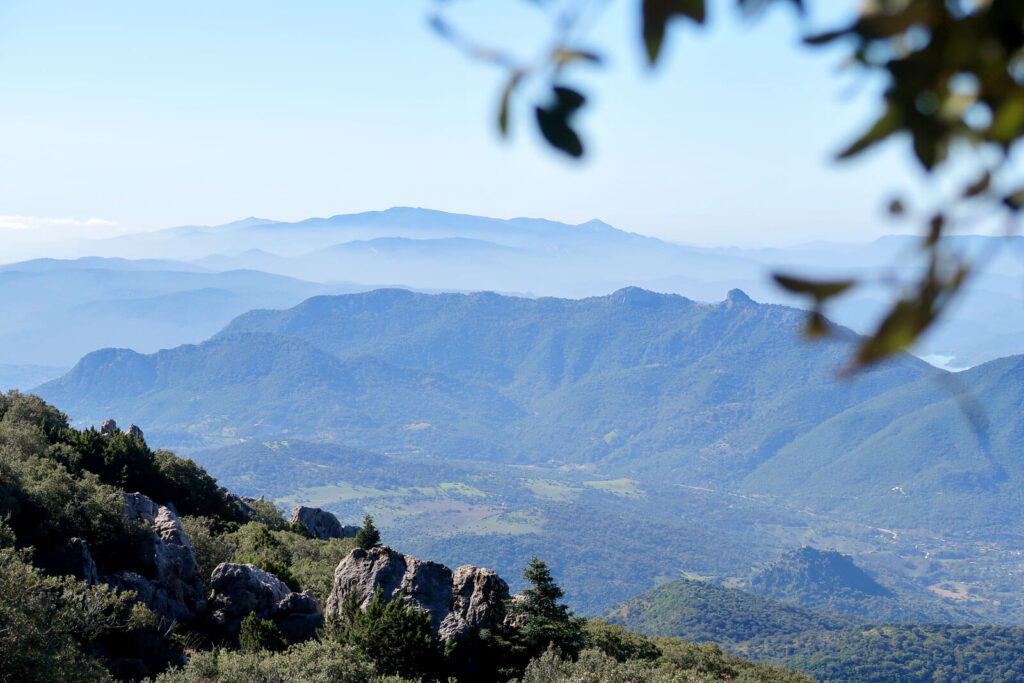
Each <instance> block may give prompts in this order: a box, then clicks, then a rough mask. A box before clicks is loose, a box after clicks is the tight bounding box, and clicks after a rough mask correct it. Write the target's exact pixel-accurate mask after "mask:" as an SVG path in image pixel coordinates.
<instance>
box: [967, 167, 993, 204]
mask: <svg viewBox="0 0 1024 683" xmlns="http://www.w3.org/2000/svg"><path fill="white" fill-rule="evenodd" d="M991 183H992V174H991V173H990V172H989V171H985V174H984V175H982V176H981V177H980V178H978V179H977V180H975V181H974V182H973V183H971V184H970V185H968V186H967V187H965V188H964V191H963V195H962V196H963V198H964V199H970V198H971V197H977V196H978V195H979V194H981V193H982V192H984V191H985V190H987V189H988V186H989V185H990V184H991Z"/></svg>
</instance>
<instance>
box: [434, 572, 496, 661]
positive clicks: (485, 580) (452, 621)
mask: <svg viewBox="0 0 1024 683" xmlns="http://www.w3.org/2000/svg"><path fill="white" fill-rule="evenodd" d="M507 599H508V584H507V583H505V580H504V579H502V578H501V577H500V576H498V573H497V572H495V571H494V570H493V569H481V568H480V567H474V566H473V565H470V564H464V565H462V566H461V567H458V568H456V569H455V573H454V575H453V577H452V606H451V611H450V612H449V613H448V616H446V617H445V618H444V621H442V622H441V627H440V629H439V630H438V635H439V636H440V637H441V640H443V641H445V642H448V641H449V640H455V641H456V642H459V641H461V640H464V639H465V638H467V637H468V636H470V635H471V634H473V633H477V632H478V631H480V629H485V628H486V629H492V628H494V627H496V626H498V625H500V624H501V623H503V621H504V620H505V601H506V600H507Z"/></svg>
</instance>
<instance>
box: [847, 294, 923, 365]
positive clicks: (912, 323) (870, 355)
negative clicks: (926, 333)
mask: <svg viewBox="0 0 1024 683" xmlns="http://www.w3.org/2000/svg"><path fill="white" fill-rule="evenodd" d="M920 314H921V307H920V302H919V301H917V300H907V299H902V300H900V301H898V302H896V305H895V306H893V308H892V310H891V311H889V315H887V316H886V317H885V319H884V320H883V321H882V323H881V324H880V325H879V326H878V329H877V330H876V331H875V333H874V335H872V336H871V337H869V338H868V339H867V341H865V342H864V343H863V344H862V345H861V347H860V350H859V351H858V353H857V363H858V364H859V365H867V364H869V363H874V362H876V361H879V360H881V359H882V358H885V357H887V356H890V355H892V354H894V353H896V352H897V351H900V350H902V349H904V348H906V347H907V346H909V345H910V344H912V343H913V341H914V340H915V339H917V335H918V333H919V331H920V330H921V329H923V328H924V327H926V326H927V323H928V322H930V320H928V321H925V320H923V319H922V318H921V315H920Z"/></svg>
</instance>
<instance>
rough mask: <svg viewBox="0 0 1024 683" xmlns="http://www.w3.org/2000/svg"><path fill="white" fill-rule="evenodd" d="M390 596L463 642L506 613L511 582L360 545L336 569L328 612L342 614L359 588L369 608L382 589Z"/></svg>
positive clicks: (487, 572) (442, 633) (472, 569)
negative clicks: (420, 613)
mask: <svg viewBox="0 0 1024 683" xmlns="http://www.w3.org/2000/svg"><path fill="white" fill-rule="evenodd" d="M378 587H379V588H380V589H381V590H382V591H383V592H384V597H385V598H387V599H388V600H404V601H405V602H406V604H409V605H414V606H417V607H419V608H421V609H423V610H424V611H425V612H426V613H427V614H428V615H430V619H431V622H432V623H433V625H434V629H435V630H436V631H437V633H438V635H439V636H440V637H441V639H442V640H444V641H445V642H448V641H449V640H455V641H461V640H464V639H465V638H467V637H469V636H470V635H471V634H473V633H475V632H476V631H478V630H479V629H481V628H484V627H488V626H492V625H495V624H499V623H501V622H502V621H503V619H504V617H505V604H504V603H505V599H506V598H508V584H506V583H505V582H504V581H503V580H502V579H501V578H500V577H499V576H498V575H497V574H496V573H494V572H493V571H492V570H490V569H480V568H478V567H473V566H470V565H464V566H462V567H459V568H458V569H456V570H455V572H454V574H453V573H452V570H450V569H449V568H448V567H446V566H444V565H443V564H439V563H437V562H427V561H424V560H419V559H417V558H415V557H412V556H411V555H404V554H402V553H400V552H397V551H395V550H392V549H391V548H387V547H384V548H372V549H370V550H363V549H361V548H356V549H355V550H353V551H352V552H351V553H349V555H348V557H346V558H345V559H343V560H342V561H341V563H340V564H338V568H337V569H336V570H335V571H334V587H333V589H332V590H331V595H330V597H329V598H328V599H327V613H328V614H338V613H340V611H341V608H342V605H344V603H345V599H346V598H347V597H348V596H349V594H350V593H351V592H352V591H356V593H357V595H358V596H359V601H360V604H361V605H362V606H363V608H365V607H366V606H367V604H369V602H370V600H371V599H372V597H373V594H374V592H375V591H376V590H377V588H378Z"/></svg>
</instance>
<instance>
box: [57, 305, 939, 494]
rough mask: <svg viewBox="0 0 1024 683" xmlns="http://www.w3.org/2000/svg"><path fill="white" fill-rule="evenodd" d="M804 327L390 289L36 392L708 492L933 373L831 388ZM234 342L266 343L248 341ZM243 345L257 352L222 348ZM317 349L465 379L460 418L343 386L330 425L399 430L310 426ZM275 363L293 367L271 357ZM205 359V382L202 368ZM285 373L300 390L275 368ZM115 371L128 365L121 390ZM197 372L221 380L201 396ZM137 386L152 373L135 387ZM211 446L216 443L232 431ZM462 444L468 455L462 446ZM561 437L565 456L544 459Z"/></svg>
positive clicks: (788, 320)
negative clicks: (614, 470) (179, 401)
mask: <svg viewBox="0 0 1024 683" xmlns="http://www.w3.org/2000/svg"><path fill="white" fill-rule="evenodd" d="M801 326H802V313H801V312H800V311H798V310H795V309H789V308H785V307H782V306H772V305H761V304H755V303H753V302H751V301H750V300H749V299H748V298H747V297H746V296H744V295H743V294H742V292H738V291H737V292H735V293H733V295H731V296H730V298H729V299H727V300H726V301H725V302H722V303H720V304H713V305H708V304H699V303H696V302H693V301H690V300H688V299H685V298H683V297H678V296H673V295H660V294H655V293H652V292H646V291H643V290H638V289H625V290H621V291H619V292H616V293H615V294H612V295H609V296H606V297H595V298H591V299H583V300H578V301H576V300H565V299H537V300H531V299H519V298H514V297H504V296H499V295H496V294H472V295H424V294H415V293H412V292H407V291H403V290H380V291H375V292H372V293H367V294H357V295H346V296H341V297H315V298H313V299H310V300H308V301H306V302H304V303H303V304H301V305H300V306H298V307H296V308H294V309H290V310H288V311H284V312H264V311H257V312H253V313H249V314H246V315H243V316H241V317H240V318H239V319H238V320H236V321H234V322H233V323H231V324H230V325H228V327H227V328H226V329H225V330H224V331H223V332H222V333H221V334H219V335H217V336H216V337H214V338H213V339H211V340H210V341H209V342H207V343H204V344H202V345H199V346H196V347H181V348H179V349H174V350H171V351H169V352H168V351H165V352H161V353H159V354H155V355H151V356H147V357H146V360H143V359H142V358H138V357H133V361H132V362H133V364H138V366H139V368H145V371H144V372H139V371H135V370H129V369H128V368H127V367H124V368H119V367H118V366H117V365H116V364H115V365H108V364H107V363H105V362H104V360H103V358H104V356H103V354H109V353H111V352H109V351H103V352H97V354H99V355H97V354H93V355H90V356H87V357H86V358H84V359H83V360H82V361H81V362H80V363H79V365H78V366H76V368H74V369H73V370H72V371H71V372H70V373H69V374H68V375H67V376H66V377H64V378H62V379H61V380H58V381H56V382H53V383H51V384H48V385H46V386H44V387H41V388H40V391H41V392H42V393H43V395H45V396H47V397H49V398H50V399H52V400H58V401H63V402H64V403H65V404H66V405H69V406H72V407H73V409H74V410H75V411H77V412H78V414H81V415H84V416H86V417H87V418H89V419H93V415H94V414H107V413H110V414H114V415H118V414H121V413H122V412H124V411H125V410H127V409H128V408H129V406H131V407H132V408H134V409H136V410H141V415H142V417H143V418H144V419H145V420H146V422H147V424H150V425H152V427H151V429H153V430H154V432H155V433H157V434H161V433H163V432H164V431H165V430H166V431H168V432H169V433H170V432H171V431H172V430H173V432H174V433H181V432H182V431H190V432H192V433H197V432H198V433H200V434H202V427H201V426H200V427H197V423H201V420H198V419H197V416H200V415H203V414H206V415H212V414H216V415H218V416H220V417H221V418H222V419H224V420H225V426H227V427H229V428H231V429H234V430H235V431H234V435H237V436H255V435H259V436H262V437H267V436H273V435H275V432H274V431H273V429H269V430H268V429H256V427H255V425H256V424H257V423H260V422H262V423H263V424H268V423H269V424H274V423H277V422H279V420H277V419H275V418H274V415H275V414H278V413H279V412H280V411H282V410H285V408H287V412H288V413H289V414H290V415H291V416H292V417H291V420H290V423H291V424H290V425H289V426H288V430H289V432H288V433H292V434H294V433H296V432H299V433H308V434H323V435H325V436H331V437H333V438H344V440H345V441H347V442H349V443H351V444H352V445H355V446H359V447H364V448H369V449H372V450H378V451H393V450H395V449H396V447H400V444H406V446H405V447H406V448H407V449H411V450H410V452H423V453H427V454H433V455H443V456H445V457H462V456H463V455H472V456H473V457H476V456H477V455H478V453H476V452H475V451H474V450H473V449H479V448H483V449H484V451H485V452H486V453H491V454H493V455H494V457H498V458H504V459H510V458H511V459H513V460H514V461H515V462H519V463H523V462H548V461H550V460H556V461H561V462H573V463H579V464H584V463H588V462H619V463H621V464H622V465H623V466H624V467H629V468H637V467H641V468H643V467H647V466H648V465H655V466H658V467H665V466H668V467H687V468H688V469H689V474H688V475H687V479H688V482H690V483H700V482H702V481H703V482H707V481H711V480H714V479H720V478H722V477H728V478H732V477H735V476H738V475H741V474H742V473H744V472H746V471H748V470H749V469H750V467H751V466H752V465H754V464H756V463H758V462H760V461H762V460H764V459H766V458H768V457H771V455H773V454H774V450H775V449H777V448H779V447H780V446H782V445H783V444H785V443H787V442H788V441H790V440H791V439H792V437H793V436H794V435H795V434H797V433H800V432H802V431H806V430H808V429H810V428H811V427H813V426H815V425H817V424H818V423H819V422H821V421H822V420H824V419H827V418H828V417H831V416H832V415H834V414H836V413H838V412H841V411H842V410H844V409H846V408H848V407H850V406H852V405H855V404H856V403H859V402H861V401H863V400H864V399H865V398H867V397H870V396H874V395H877V394H879V393H881V392H883V391H885V390H886V389H889V388H891V387H893V386H896V385H899V384H903V383H906V382H907V381H910V380H912V379H916V378H919V377H921V376H924V375H925V374H927V373H929V372H931V371H932V369H931V368H930V366H928V365H926V364H925V363H922V362H920V361H917V360H916V359H913V358H912V357H909V356H906V357H903V358H901V359H900V360H899V361H897V362H895V363H891V364H888V365H886V366H883V367H880V368H877V369H874V370H872V371H870V372H868V373H865V375H864V376H863V377H860V378H857V379H856V380H854V381H852V382H849V383H846V384H842V385H837V384H836V383H835V382H834V379H835V374H836V372H837V370H838V368H839V366H840V363H841V362H842V359H843V358H844V355H843V354H844V353H845V352H846V350H847V346H846V344H845V343H844V341H843V335H844V334H849V333H844V332H840V334H839V335H838V336H837V338H836V339H833V340H830V341H827V342H824V343H822V344H816V345H805V344H803V343H802V342H801V341H800V338H799V330H800V329H801ZM239 333H246V334H259V335H263V336H261V337H260V338H259V339H258V340H257V339H256V338H248V339H247V341H245V342H239V338H238V337H237V336H236V335H238V334H239ZM300 340H301V342H302V343H305V344H307V345H308V346H309V347H310V348H309V349H307V352H305V353H304V355H303V357H302V359H301V361H300V360H298V359H295V358H293V356H292V353H293V351H294V350H295V349H296V345H297V344H299V343H300ZM250 343H251V344H252V345H253V349H254V350H253V351H252V352H251V353H245V352H244V351H242V352H240V353H239V352H236V351H232V352H228V351H226V349H229V348H231V347H232V345H236V346H238V347H239V348H240V349H244V347H245V346H246V345H247V344H250ZM313 349H317V350H318V351H320V352H321V353H328V354H331V355H333V356H334V358H335V359H337V361H340V362H343V363H346V364H350V365H351V366H352V367H367V366H372V365H374V364H379V363H383V364H386V365H387V366H391V367H394V368H397V369H401V370H402V371H403V372H407V373H408V374H409V375H410V376H416V375H419V376H420V379H419V380H417V381H418V382H419V383H421V384H422V383H427V384H430V385H431V387H440V388H439V389H438V391H444V389H445V388H446V387H458V391H453V392H452V393H451V395H449V396H446V397H445V398H444V400H443V401H441V403H442V404H443V405H445V406H447V407H448V408H450V409H451V411H452V412H453V413H457V414H458V415H459V418H458V419H455V418H452V419H448V420H447V421H440V422H438V421H437V415H436V413H437V411H436V409H435V408H433V407H432V406H434V405H436V404H437V403H438V402H437V401H433V402H427V401H425V400H420V399H418V398H417V395H416V394H415V393H414V394H412V395H408V394H406V393H404V390H403V389H402V388H401V386H397V387H394V388H392V387H391V386H389V385H388V384H386V383H382V384H379V385H377V386H375V387H372V388H373V389H375V391H373V392H370V391H367V392H366V393H364V392H362V391H361V390H358V389H355V388H352V387H349V388H348V389H349V390H348V391H347V393H346V392H344V391H343V392H342V393H341V394H339V395H338V396H336V397H335V398H334V399H333V400H331V401H328V402H320V403H317V404H316V407H317V413H318V414H322V415H331V414H332V413H334V412H335V411H337V410H344V409H345V405H346V404H347V403H349V402H359V401H363V400H365V401H368V402H370V404H372V403H374V402H376V408H377V414H378V415H380V416H386V415H394V416H396V418H398V416H401V417H400V419H396V420H394V421H393V422H392V424H389V425H382V424H380V421H381V420H382V419H384V420H387V419H388V418H387V417H383V418H381V417H379V418H378V419H377V420H365V421H361V422H349V423H346V422H344V421H340V420H338V419H334V418H329V419H328V418H316V417H314V416H311V415H310V414H309V413H310V408H311V407H312V405H313V402H312V401H307V402H306V403H301V402H299V403H296V400H295V399H286V398H284V397H285V396H289V395H295V396H299V397H301V396H303V395H304V393H303V390H302V385H303V382H304V381H305V380H303V377H309V378H310V381H311V382H313V385H312V386H311V389H312V393H314V394H317V393H318V390H317V389H315V387H318V386H320V383H316V381H315V380H314V379H313V377H314V375H315V374H316V365H317V364H323V365H324V367H325V369H328V374H329V373H330V370H329V369H330V368H333V367H334V366H335V364H336V362H335V361H328V360H327V359H326V358H323V357H321V356H316V354H315V353H313ZM280 354H285V355H287V357H288V360H287V361H285V360H280V361H278V360H275V361H274V362H270V359H271V358H273V359H278V358H279V356H280ZM314 356H315V357H316V358H318V359H319V360H314ZM257 359H259V360H257ZM371 359H372V360H371ZM293 364H294V367H292V365H293ZM235 366H237V367H235ZM198 367H201V368H203V372H202V373H195V374H194V373H193V368H198ZM241 367H245V368H247V369H248V370H249V372H250V373H254V374H262V375H263V380H261V381H263V382H265V383H266V385H265V387H264V389H263V390H262V391H261V392H260V393H259V394H258V396H260V399H259V400H257V401H250V400H249V398H248V394H246V396H245V398H244V401H243V400H242V399H243V397H242V395H241V392H239V395H238V399H239V404H240V405H244V406H245V410H244V412H243V413H242V414H239V412H238V411H239V409H234V408H231V406H230V405H227V406H225V405H223V402H222V401H221V400H220V399H218V398H217V397H218V396H226V395H227V394H230V393H231V390H232V387H233V386H234V387H236V388H237V386H241V384H239V385H236V384H234V383H233V382H234V380H232V379H231V378H232V377H236V378H237V382H240V383H242V384H245V385H248V384H249V383H250V381H249V380H247V379H245V377H244V376H243V373H240V372H239V369H240V368H241ZM286 367H287V368H288V370H289V372H290V373H292V374H294V375H295V376H296V379H295V381H292V380H291V379H290V377H289V376H286V375H284V374H280V373H282V372H283V371H284V369H285V368H286ZM100 368H102V370H101V369H100ZM157 368H159V369H157ZM118 373H127V375H128V376H126V377H125V378H124V379H125V381H123V382H122V381H119V380H117V379H116V378H117V376H118ZM204 376H214V377H222V378H224V380H226V381H223V380H222V381H218V382H216V383H213V382H211V383H209V385H208V386H206V387H205V388H204V386H203V380H202V378H203V377H204ZM424 376H425V377H429V378H430V379H429V380H427V379H426V378H425V377H424ZM141 377H150V378H151V380H146V381H143V383H142V384H139V383H138V382H139V381H140V378H141ZM286 384H290V386H285V385H286ZM322 384H324V385H331V386H337V388H339V389H345V387H344V386H343V385H342V384H339V383H337V382H333V381H325V382H323V383H322ZM115 387H119V389H116V390H115ZM273 387H279V388H280V389H281V391H280V392H279V393H278V394H275V393H274V392H273V391H270V389H271V388H273ZM367 388H368V389H369V388H370V387H367ZM179 390H182V391H184V390H187V391H189V392H190V395H195V396H204V398H202V399H201V400H200V401H193V402H192V403H193V404H194V405H178V406H177V407H175V404H174V403H172V402H171V401H169V400H167V398H168V397H170V396H171V395H173V394H174V392H176V391H179ZM432 390H433V389H432ZM197 392H198V393H197ZM482 396H488V397H489V398H487V399H486V400H483V399H482V398H481V397H482ZM205 404H209V405H210V407H209V408H204V405H205ZM156 406H161V407H160V408H157V407H156ZM164 406H165V407H166V409H164ZM385 406H386V408H387V410H384V408H385ZM654 406H656V408H653V409H652V407H654ZM100 407H101V408H102V410H100V412H99V413H97V408H100ZM204 411H205V413H204ZM417 415H418V417H417ZM402 420H408V421H407V422H402ZM400 422H401V424H400V425H399V423H400ZM332 425H334V426H333V427H332ZM416 427H418V428H416ZM331 430H334V433H333V434H332V433H331ZM341 430H344V431H343V432H342V431H341ZM280 433H281V432H280V431H278V432H277V434H280ZM202 436H204V437H206V438H208V439H210V440H211V443H216V440H217V439H218V438H220V437H221V436H222V434H221V433H220V430H209V431H207V432H206V433H205V434H202ZM467 440H468V442H472V444H473V449H467V447H466V446H465V445H462V444H465V443H467ZM554 443H557V444H558V453H557V454H553V453H552V452H551V450H550V449H551V446H552V445H553V444H554ZM485 444H489V446H486V445H485ZM641 452H642V453H644V457H643V458H639V457H637V456H638V454H639V453H641ZM513 454H514V455H513ZM709 456H711V457H709ZM695 474H696V475H697V476H696V480H695V477H694V475H695Z"/></svg>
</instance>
